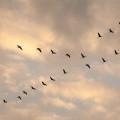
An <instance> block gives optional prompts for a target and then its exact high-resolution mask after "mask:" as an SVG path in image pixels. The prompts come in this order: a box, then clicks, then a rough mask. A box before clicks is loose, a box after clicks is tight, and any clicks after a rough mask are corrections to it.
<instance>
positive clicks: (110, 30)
mask: <svg viewBox="0 0 120 120" xmlns="http://www.w3.org/2000/svg"><path fill="white" fill-rule="evenodd" d="M119 24H120V22H119ZM109 32H110V33H114V31H113V30H112V29H109ZM98 37H99V38H100V37H103V36H102V35H101V34H100V33H99V32H98ZM17 47H18V48H19V49H20V50H23V48H22V46H20V45H17ZM37 50H38V51H39V52H40V53H42V50H41V49H40V48H37ZM114 53H115V55H118V54H119V53H118V52H117V50H114ZM51 54H56V52H55V51H53V50H52V49H51ZM66 56H67V57H68V58H71V56H70V54H68V53H66ZM81 57H82V58H85V57H86V56H85V55H84V54H83V53H81ZM102 61H103V62H104V63H105V62H107V60H105V58H102ZM86 66H87V67H88V68H89V69H90V68H91V66H90V65H89V64H86ZM63 73H64V74H67V73H68V72H66V70H65V69H63ZM50 80H52V81H55V79H53V78H52V77H50ZM42 85H44V86H47V84H46V83H44V82H43V81H42ZM31 89H32V90H37V89H36V88H35V87H33V86H31ZM22 92H23V94H25V95H27V94H28V93H27V92H26V91H22ZM17 98H18V99H19V100H22V97H21V96H17ZM3 103H7V100H5V99H3Z"/></svg>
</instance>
